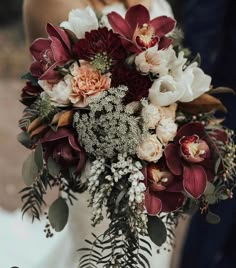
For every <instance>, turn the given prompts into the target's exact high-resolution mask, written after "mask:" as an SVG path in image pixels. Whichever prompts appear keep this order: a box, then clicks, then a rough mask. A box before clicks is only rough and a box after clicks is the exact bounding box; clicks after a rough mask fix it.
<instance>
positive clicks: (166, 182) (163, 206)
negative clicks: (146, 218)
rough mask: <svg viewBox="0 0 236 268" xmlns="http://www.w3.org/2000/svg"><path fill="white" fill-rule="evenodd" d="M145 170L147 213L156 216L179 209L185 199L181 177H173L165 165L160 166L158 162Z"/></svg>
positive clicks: (149, 165)
mask: <svg viewBox="0 0 236 268" xmlns="http://www.w3.org/2000/svg"><path fill="white" fill-rule="evenodd" d="M161 162H162V161H161ZM145 169H146V172H145V173H146V174H144V175H145V179H146V185H147V191H146V194H145V207H146V210H147V213H148V214H149V215H156V214H158V213H159V212H171V211H175V210H177V209H178V208H180V207H181V206H182V205H183V202H184V199H185V196H184V194H183V193H182V192H183V183H182V180H181V177H177V176H174V175H173V174H172V173H171V172H170V171H169V170H168V168H167V167H166V166H165V165H164V166H161V164H160V162H158V164H154V163H151V164H148V165H147V167H146V168H145Z"/></svg>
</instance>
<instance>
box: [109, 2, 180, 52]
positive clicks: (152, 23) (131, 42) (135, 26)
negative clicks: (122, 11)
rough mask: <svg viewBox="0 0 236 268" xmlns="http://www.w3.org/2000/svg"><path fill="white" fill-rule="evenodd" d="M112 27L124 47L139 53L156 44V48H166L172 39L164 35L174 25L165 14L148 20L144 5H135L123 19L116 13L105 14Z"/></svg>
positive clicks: (148, 16)
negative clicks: (119, 36)
mask: <svg viewBox="0 0 236 268" xmlns="http://www.w3.org/2000/svg"><path fill="white" fill-rule="evenodd" d="M107 17H108V21H109V23H110V25H111V27H112V29H113V30H114V31H115V32H116V33H119V34H120V35H121V37H122V43H123V45H124V47H125V48H126V49H127V50H128V51H130V52H132V53H139V52H140V51H142V50H145V49H147V48H149V47H152V46H154V45H156V44H158V49H164V48H167V47H168V46H169V45H170V44H171V43H172V39H170V38H168V37H166V36H165V35H166V34H167V33H169V32H170V31H172V30H173V28H174V27H175V20H173V19H172V18H169V17H167V16H161V17H157V18H155V19H153V20H150V14H149V11H148V10H147V8H146V7H144V6H142V5H136V6H133V7H131V8H129V9H128V11H127V12H126V15H125V19H123V18H122V17H121V16H120V15H119V14H118V13H116V12H111V13H109V14H108V15H107Z"/></svg>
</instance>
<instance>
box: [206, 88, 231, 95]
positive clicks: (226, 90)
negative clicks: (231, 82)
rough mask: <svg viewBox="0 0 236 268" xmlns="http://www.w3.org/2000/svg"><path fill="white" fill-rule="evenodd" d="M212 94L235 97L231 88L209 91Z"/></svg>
mask: <svg viewBox="0 0 236 268" xmlns="http://www.w3.org/2000/svg"><path fill="white" fill-rule="evenodd" d="M209 93H210V94H222V93H230V94H233V95H235V91H234V90H233V89H232V88H230V87H216V88H213V89H211V90H210V91H209Z"/></svg>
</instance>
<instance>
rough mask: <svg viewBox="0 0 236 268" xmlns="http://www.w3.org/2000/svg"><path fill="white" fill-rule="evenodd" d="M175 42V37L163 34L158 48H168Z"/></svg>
mask: <svg viewBox="0 0 236 268" xmlns="http://www.w3.org/2000/svg"><path fill="white" fill-rule="evenodd" d="M172 43H173V39H171V38H168V37H165V36H163V37H162V38H161V39H160V41H159V43H158V49H159V50H161V49H166V48H168V47H169V46H170V45H171V44H172Z"/></svg>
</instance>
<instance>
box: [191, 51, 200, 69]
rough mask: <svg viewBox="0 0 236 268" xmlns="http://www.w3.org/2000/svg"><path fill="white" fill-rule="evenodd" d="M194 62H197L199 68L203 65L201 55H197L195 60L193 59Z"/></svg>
mask: <svg viewBox="0 0 236 268" xmlns="http://www.w3.org/2000/svg"><path fill="white" fill-rule="evenodd" d="M192 62H197V64H198V66H200V65H201V55H200V54H199V53H197V55H196V56H195V58H194V59H193V61H192Z"/></svg>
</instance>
